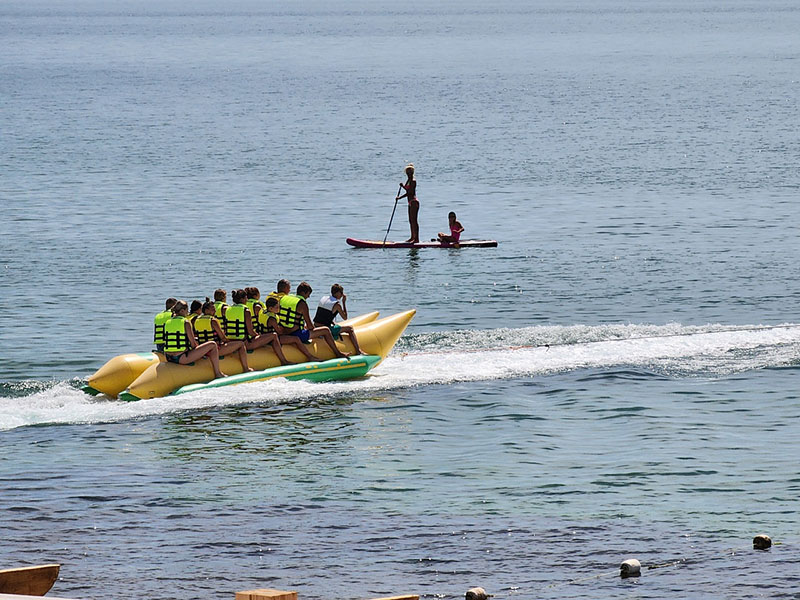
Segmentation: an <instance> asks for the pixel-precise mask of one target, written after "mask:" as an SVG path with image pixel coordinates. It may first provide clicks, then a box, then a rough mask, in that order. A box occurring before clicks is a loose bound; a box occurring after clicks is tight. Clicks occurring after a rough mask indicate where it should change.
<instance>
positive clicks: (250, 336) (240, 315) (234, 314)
mask: <svg viewBox="0 0 800 600" xmlns="http://www.w3.org/2000/svg"><path fill="white" fill-rule="evenodd" d="M232 296H233V302H234V304H233V306H230V307H228V310H227V312H226V313H225V335H227V336H228V337H229V338H230V339H232V340H242V341H244V344H245V347H246V348H247V349H248V350H255V349H256V348H261V347H262V346H266V345H271V346H272V350H273V352H275V356H277V357H278V360H280V361H281V364H282V365H289V364H293V363H291V362H290V361H289V360H288V359H287V358H286V357H285V356H284V355H283V350H281V343H280V341H279V339H278V334H276V333H261V334H256V331H255V328H254V327H253V317H252V315H251V314H250V310H249V309H248V308H247V306H246V305H245V304H244V302H246V301H247V293H246V292H245V291H244V290H234V291H233V292H232Z"/></svg>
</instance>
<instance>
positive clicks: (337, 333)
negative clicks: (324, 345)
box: [328, 323, 342, 340]
mask: <svg viewBox="0 0 800 600" xmlns="http://www.w3.org/2000/svg"><path fill="white" fill-rule="evenodd" d="M328 329H330V330H331V335H332V336H333V339H335V340H340V339H342V326H341V325H337V324H336V323H334V324H332V325H331V326H330V327H328Z"/></svg>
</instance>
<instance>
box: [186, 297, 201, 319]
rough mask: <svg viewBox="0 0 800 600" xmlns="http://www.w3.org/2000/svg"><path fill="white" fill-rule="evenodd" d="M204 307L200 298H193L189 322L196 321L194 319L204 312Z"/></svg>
mask: <svg viewBox="0 0 800 600" xmlns="http://www.w3.org/2000/svg"><path fill="white" fill-rule="evenodd" d="M202 308H203V303H202V302H200V300H192V304H191V305H190V306H189V317H188V318H189V322H190V323H194V320H195V319H196V318H197V317H199V316H200V315H201V314H203V313H202V311H201V309H202Z"/></svg>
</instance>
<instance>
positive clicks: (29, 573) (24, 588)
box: [0, 564, 61, 596]
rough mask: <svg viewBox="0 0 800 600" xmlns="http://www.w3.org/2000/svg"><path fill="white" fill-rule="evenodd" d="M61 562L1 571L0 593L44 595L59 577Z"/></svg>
mask: <svg viewBox="0 0 800 600" xmlns="http://www.w3.org/2000/svg"><path fill="white" fill-rule="evenodd" d="M60 568H61V565H59V564H51V565H36V566H34V567H20V568H18V569H3V570H2V571H0V594H24V595H27V596H44V595H45V594H46V593H47V592H49V591H50V588H51V587H53V584H54V583H55V581H56V579H57V578H58V571H59V569H60Z"/></svg>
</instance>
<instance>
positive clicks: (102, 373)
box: [82, 311, 379, 398]
mask: <svg viewBox="0 0 800 600" xmlns="http://www.w3.org/2000/svg"><path fill="white" fill-rule="evenodd" d="M378 315H379V313H378V312H377V311H375V312H370V313H366V314H363V315H360V316H358V317H353V318H352V319H348V320H347V321H342V322H341V323H340V325H350V326H352V327H358V326H360V325H364V324H366V323H372V322H373V321H375V319H377V318H378ZM356 335H358V333H356ZM345 352H346V350H345ZM290 360H292V359H290ZM164 361H165V359H164V355H163V354H161V353H160V352H134V353H130V354H120V355H119V356H115V357H114V358H112V359H111V360H109V361H108V362H107V363H106V364H104V365H103V366H102V367H100V368H99V369H98V370H97V371H96V372H95V373H94V374H93V375H91V376H90V377H89V381H88V382H87V384H86V385H85V386H83V388H82V389H83V391H84V392H86V393H87V394H91V395H93V396H97V395H99V394H103V395H105V396H108V397H109V398H116V397H117V396H118V395H119V394H120V392H122V391H123V390H124V389H125V388H127V387H128V386H129V385H131V384H132V383H133V382H134V381H136V379H137V378H138V377H139V376H140V375H141V374H142V373H144V372H145V371H146V370H147V369H148V368H149V367H151V366H153V365H155V364H158V363H160V362H164ZM230 362H231V361H230V360H228V361H227V362H226V363H220V364H224V365H225V366H227V365H228V364H230ZM237 362H238V361H237ZM240 367H241V365H240ZM240 370H241V368H240ZM223 371H225V368H224V367H223Z"/></svg>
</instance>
